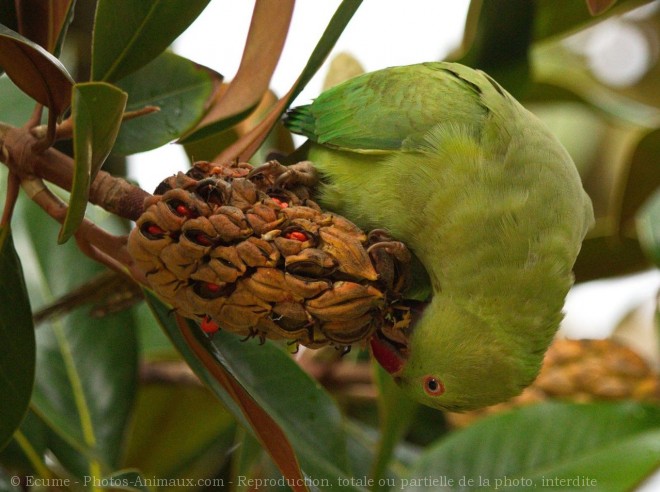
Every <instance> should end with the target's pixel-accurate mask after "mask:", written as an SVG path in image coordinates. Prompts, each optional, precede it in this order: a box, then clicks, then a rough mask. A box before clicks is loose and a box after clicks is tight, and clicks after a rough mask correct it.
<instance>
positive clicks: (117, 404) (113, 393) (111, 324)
mask: <svg viewBox="0 0 660 492" xmlns="http://www.w3.org/2000/svg"><path fill="white" fill-rule="evenodd" d="M19 205H20V207H18V206H17V209H16V213H15V215H14V218H15V220H16V221H17V224H16V225H17V226H18V225H19V224H20V225H21V226H22V228H23V232H24V238H25V244H24V247H23V248H22V249H21V252H25V254H26V258H27V259H28V260H31V261H29V264H30V272H31V273H30V276H29V278H30V285H29V291H30V293H31V295H34V296H35V298H36V300H37V301H39V302H33V304H34V305H37V306H38V305H39V304H43V303H48V302H50V301H52V299H53V298H55V297H56V296H58V295H60V294H63V293H65V292H68V291H69V290H71V289H72V288H75V287H76V286H77V285H79V284H81V283H84V282H85V281H86V280H87V279H89V278H92V277H93V276H94V275H96V274H97V273H98V272H99V271H100V270H101V267H100V266H99V265H98V264H96V263H94V262H93V261H91V260H89V259H88V258H86V257H84V256H83V255H82V253H81V252H80V251H79V250H78V249H77V247H76V245H75V244H73V243H67V244H64V245H61V246H58V247H54V244H55V239H56V237H57V229H58V225H57V224H56V223H55V222H54V221H53V220H52V219H50V217H48V216H46V215H45V214H44V213H43V211H42V210H41V209H40V208H38V207H37V206H36V205H34V204H33V203H31V202H30V201H23V202H22V203H20V204H19ZM90 216H91V217H92V218H93V219H95V220H94V221H95V223H96V224H98V225H99V226H100V227H103V228H104V229H108V230H112V229H115V230H117V227H116V223H117V221H116V220H115V219H114V218H113V217H108V216H107V214H99V213H98V211H97V209H95V208H91V209H90ZM28 241H31V243H30V242H28ZM30 251H33V252H34V253H33V254H32V255H31V254H30ZM24 264H27V260H25V261H24ZM26 269H27V267H26ZM136 338H137V337H136V330H135V326H134V323H133V317H132V313H131V312H130V311H124V312H122V313H117V314H113V315H110V316H107V317H104V318H101V319H93V318H90V317H89V315H88V313H87V311H86V310H83V309H78V310H76V311H74V312H72V313H71V314H70V315H68V316H66V317H63V318H61V319H60V320H58V321H53V322H52V323H49V324H44V325H42V326H41V327H40V328H39V329H38V330H37V361H38V363H37V370H36V381H35V387H34V391H33V396H32V404H31V405H32V408H33V410H34V411H35V412H36V413H37V414H38V415H39V417H40V418H41V419H42V420H43V421H44V422H45V423H46V424H47V425H48V426H49V429H50V431H51V436H50V438H49V442H48V445H49V449H50V450H51V452H52V454H53V455H54V456H55V457H56V459H57V461H58V462H60V463H63V464H65V465H64V466H66V467H67V468H69V469H71V470H74V472H78V473H79V475H78V476H80V474H82V473H81V472H80V471H79V467H80V466H81V465H80V464H81V463H82V465H83V466H84V467H85V468H86V469H85V473H84V474H85V475H90V476H91V475H94V476H103V474H104V473H106V472H109V471H112V470H114V469H116V467H117V465H118V463H119V460H120V456H121V453H122V448H123V440H124V436H125V430H126V425H127V423H128V422H129V417H130V411H131V408H132V405H133V401H134V396H135V388H136V382H137V369H138V368H137V348H138V347H137V339H136ZM57 437H59V438H60V439H59V440H58V439H57ZM74 467H75V468H74Z"/></svg>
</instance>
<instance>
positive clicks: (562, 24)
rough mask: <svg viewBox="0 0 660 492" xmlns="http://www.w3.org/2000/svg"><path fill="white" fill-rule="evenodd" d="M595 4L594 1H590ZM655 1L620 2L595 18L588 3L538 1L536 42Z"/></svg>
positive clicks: (560, 0)
mask: <svg viewBox="0 0 660 492" xmlns="http://www.w3.org/2000/svg"><path fill="white" fill-rule="evenodd" d="M588 1H590V2H593V1H594V0H588ZM598 1H599V3H609V4H612V3H614V2H613V1H612V0H598ZM652 1H653V0H619V1H618V2H617V5H616V7H614V8H611V9H608V10H607V12H604V11H602V10H601V11H600V13H599V15H598V17H593V15H592V14H591V12H589V9H588V8H587V5H586V2H582V1H575V0H537V1H536V2H535V3H536V9H537V11H536V16H535V17H536V18H535V20H534V41H541V40H544V39H546V38H549V37H552V36H560V35H563V34H567V33H570V32H575V31H577V30H578V29H583V28H585V27H587V26H589V25H593V24H596V23H598V22H601V21H603V20H605V19H607V18H609V17H611V16H613V15H618V14H622V13H625V12H627V11H629V10H632V9H634V8H637V7H639V6H641V5H644V4H647V3H651V2H652Z"/></svg>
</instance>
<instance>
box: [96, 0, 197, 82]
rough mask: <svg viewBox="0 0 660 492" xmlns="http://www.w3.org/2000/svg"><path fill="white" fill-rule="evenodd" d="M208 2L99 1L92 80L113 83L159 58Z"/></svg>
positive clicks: (183, 0)
mask: <svg viewBox="0 0 660 492" xmlns="http://www.w3.org/2000/svg"><path fill="white" fill-rule="evenodd" d="M208 3H209V0H141V1H140V2H135V1H133V0H99V2H98V5H97V8H96V18H95V20H94V40H93V42H92V80H105V81H107V82H112V81H116V80H119V79H121V78H123V77H125V76H126V75H128V74H129V73H131V72H134V71H135V70H137V69H139V68H140V67H142V66H144V65H146V64H147V63H149V62H150V61H151V60H153V59H154V58H156V57H157V56H158V55H160V54H161V53H162V52H163V51H164V50H165V49H166V48H167V47H168V46H169V45H170V44H171V43H172V41H174V40H175V39H176V38H177V37H178V36H179V34H181V33H182V32H183V31H185V29H186V28H187V27H188V26H189V25H190V24H192V22H193V21H194V20H195V19H196V18H197V16H198V15H199V14H200V13H201V12H202V10H204V8H205V7H206V5H207V4H208Z"/></svg>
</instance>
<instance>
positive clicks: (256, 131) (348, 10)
mask: <svg viewBox="0 0 660 492" xmlns="http://www.w3.org/2000/svg"><path fill="white" fill-rule="evenodd" d="M361 4H362V0H343V1H342V3H341V4H340V5H339V7H337V10H336V11H335V13H334V15H333V16H332V19H330V22H329V23H328V26H327V27H326V29H325V31H324V32H323V35H322V36H321V39H320V40H319V42H318V43H317V44H316V47H315V48H314V51H313V52H312V54H311V56H310V57H309V60H307V64H306V65H305V68H303V71H302V72H301V74H300V76H299V77H298V79H297V80H296V82H295V83H294V84H293V87H291V89H289V92H287V93H286V94H285V95H284V97H282V98H281V99H280V100H279V101H278V102H277V103H276V104H275V105H274V106H273V107H272V109H271V110H270V112H269V113H268V114H267V115H266V116H265V117H264V119H263V121H262V122H261V123H260V124H259V125H257V126H256V127H255V128H253V129H252V130H251V131H250V132H248V133H247V134H245V135H244V136H243V137H241V139H239V140H238V141H237V142H235V143H234V144H232V145H231V146H230V147H228V148H227V149H225V150H224V151H223V152H222V153H221V154H220V155H219V156H217V160H218V161H219V162H225V161H233V160H235V159H239V160H243V161H247V160H248V159H249V158H250V157H251V156H252V155H253V154H254V153H255V152H256V151H257V149H259V147H260V146H261V144H262V143H263V141H264V140H265V139H266V138H267V136H268V134H269V133H270V131H271V130H272V128H273V126H274V125H275V124H276V123H277V121H279V119H280V116H281V115H282V113H283V112H284V111H285V110H286V108H288V107H289V105H290V104H291V103H292V102H293V100H294V99H295V98H296V97H297V96H298V94H300V92H301V91H302V90H303V89H304V88H305V86H306V85H307V83H308V82H309V81H310V80H311V79H312V77H313V76H314V74H315V73H316V72H317V70H318V69H319V68H320V67H321V65H322V64H323V62H324V61H325V59H326V58H327V56H328V54H329V53H330V51H331V50H332V48H333V47H334V45H335V43H336V42H337V40H338V39H339V36H341V33H342V32H344V29H345V28H346V26H347V25H348V23H349V22H350V20H351V19H352V18H353V15H354V14H355V12H356V11H357V9H358V8H359V7H360V5H361Z"/></svg>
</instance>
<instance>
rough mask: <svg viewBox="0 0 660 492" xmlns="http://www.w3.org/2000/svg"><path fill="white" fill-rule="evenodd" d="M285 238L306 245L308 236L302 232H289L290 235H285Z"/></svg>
mask: <svg viewBox="0 0 660 492" xmlns="http://www.w3.org/2000/svg"><path fill="white" fill-rule="evenodd" d="M284 237H285V238H287V239H293V240H294V241H300V242H301V243H304V242H305V241H307V239H308V237H307V234H305V233H304V232H300V231H293V232H289V233H288V234H285V236H284Z"/></svg>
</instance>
